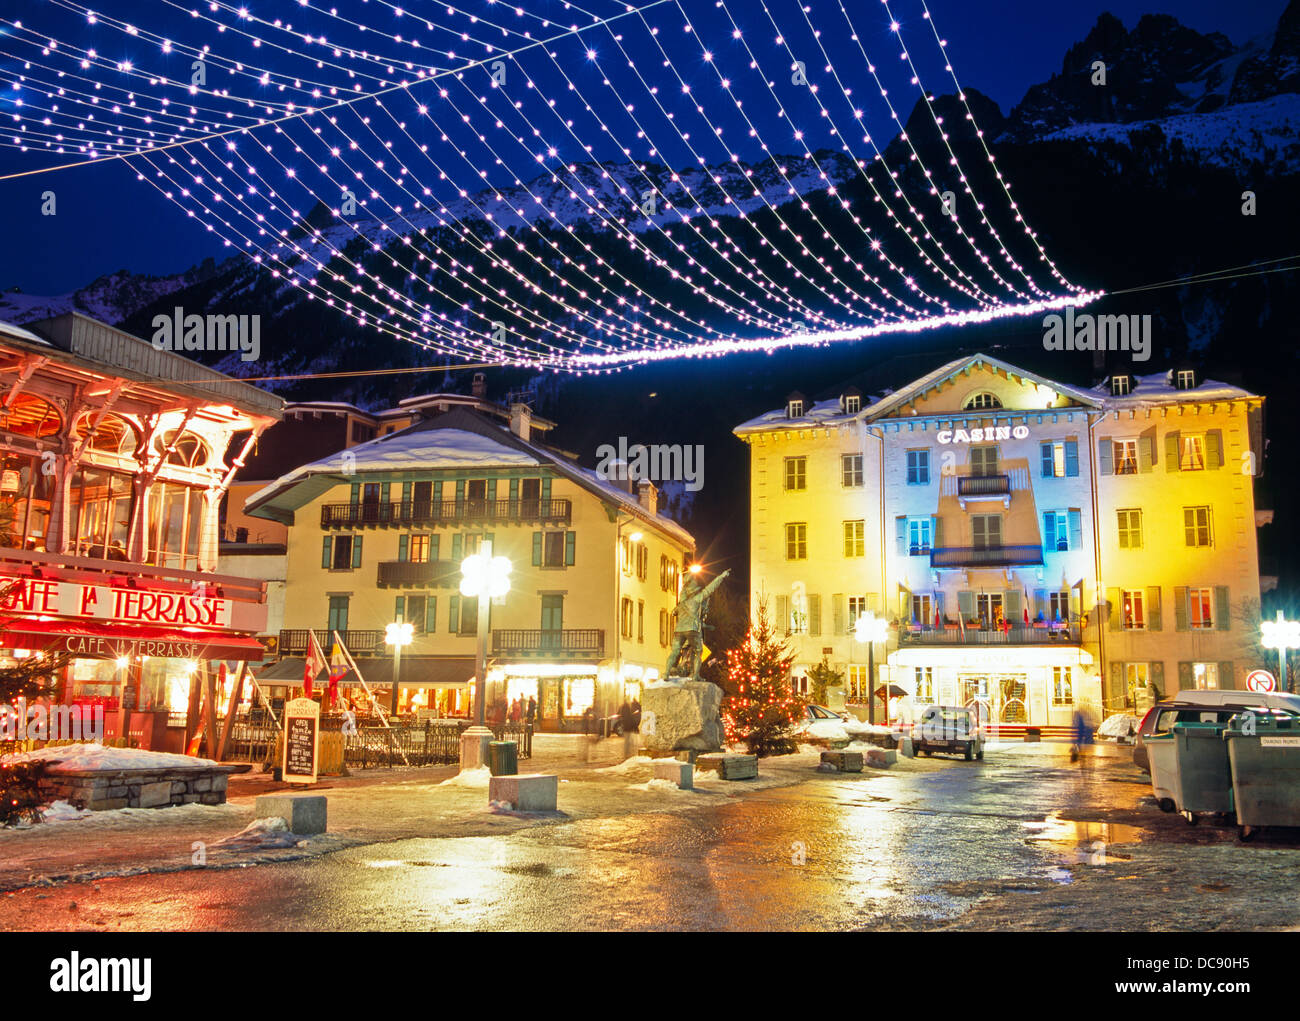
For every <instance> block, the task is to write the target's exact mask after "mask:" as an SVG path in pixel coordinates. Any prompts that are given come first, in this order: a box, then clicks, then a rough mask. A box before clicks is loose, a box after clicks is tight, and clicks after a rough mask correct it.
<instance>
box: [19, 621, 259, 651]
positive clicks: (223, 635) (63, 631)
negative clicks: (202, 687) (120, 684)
mask: <svg viewBox="0 0 1300 1021" xmlns="http://www.w3.org/2000/svg"><path fill="white" fill-rule="evenodd" d="M4 623H5V625H6V626H4V627H2V628H0V646H4V647H7V648H12V649H49V650H52V651H55V652H66V653H68V654H69V655H71V656H73V657H74V658H77V657H79V658H84V659H117V658H118V657H119V656H158V657H162V658H165V659H243V660H254V661H257V660H261V658H262V657H263V655H265V650H264V649H263V648H262V643H261V642H259V641H258V640H257V639H256V638H254V637H252V636H251V635H242V634H238V633H236V632H233V631H205V630H203V629H200V628H195V629H193V630H187V629H185V628H170V627H154V626H149V625H144V624H119V623H112V624H110V623H100V622H98V621H87V620H76V621H72V620H61V619H54V620H33V619H31V618H30V617H27V618H18V619H16V620H10V621H6V622H4Z"/></svg>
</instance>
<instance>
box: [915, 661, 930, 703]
mask: <svg viewBox="0 0 1300 1021" xmlns="http://www.w3.org/2000/svg"><path fill="white" fill-rule="evenodd" d="M913 669H915V670H916V694H915V695H913V696H912V699H913V701H916V702H933V701H934V667H928V666H918V667H914V668H913Z"/></svg>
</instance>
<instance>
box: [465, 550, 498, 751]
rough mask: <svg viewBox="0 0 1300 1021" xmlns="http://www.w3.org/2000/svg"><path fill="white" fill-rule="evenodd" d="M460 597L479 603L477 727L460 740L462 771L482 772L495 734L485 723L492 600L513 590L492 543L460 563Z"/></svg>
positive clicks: (475, 712) (476, 663)
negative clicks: (495, 554) (480, 770)
mask: <svg viewBox="0 0 1300 1021" xmlns="http://www.w3.org/2000/svg"><path fill="white" fill-rule="evenodd" d="M460 574H461V580H460V594H461V595H462V596H465V597H467V598H469V599H475V600H477V601H478V647H477V650H476V652H475V656H474V726H472V727H470V728H469V729H468V730H467V731H465V733H464V734H462V735H461V738H460V768H461V769H462V770H465V769H478V768H480V767H482V766H485V765H487V758H488V743H489V742H490V741H491V740H492V731H490V730H488V728H487V726H486V723H485V719H486V718H485V715H484V712H485V709H486V702H487V632H488V611H489V607H490V605H491V600H493V599H499V598H501V597H502V596H504V595H505V594H506V593H507V592H509V591H510V561H509V560H508V559H506V558H505V557H494V556H493V555H492V543H491V542H490V541H484V542H482V543H480V544H479V552H477V553H475V554H473V555H471V556H468V557H466V558H465V559H464V560H462V561H461V564H460Z"/></svg>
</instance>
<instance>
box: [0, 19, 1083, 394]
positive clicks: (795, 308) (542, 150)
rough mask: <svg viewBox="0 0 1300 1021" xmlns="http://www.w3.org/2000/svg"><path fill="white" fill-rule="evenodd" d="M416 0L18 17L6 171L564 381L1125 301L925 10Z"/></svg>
mask: <svg viewBox="0 0 1300 1021" xmlns="http://www.w3.org/2000/svg"><path fill="white" fill-rule="evenodd" d="M129 7H136V8H137V11H136V12H134V13H132V12H129V11H128V10H127V9H128V8H129ZM412 7H413V9H410V10H408V9H407V8H406V7H404V6H403V5H401V4H400V3H396V2H390V0H375V2H373V3H370V2H367V3H364V4H347V5H343V4H338V5H335V4H324V3H318V2H317V0H297V2H296V3H295V4H294V5H283V4H281V5H266V6H263V5H262V4H260V3H252V2H248V3H240V2H238V0H236V2H230V0H188V2H187V0H159V3H158V4H156V5H153V6H151V8H150V14H149V17H148V23H147V24H142V23H137V22H136V21H135V20H133V18H138V17H139V14H138V5H132V4H128V3H126V2H125V0H105V3H104V4H103V5H102V9H100V7H96V8H93V9H92V8H91V7H88V6H86V5H85V4H83V3H81V2H80V0H48V3H46V4H43V5H41V7H40V8H39V9H38V10H37V12H36V13H35V15H34V17H35V18H36V19H38V20H39V22H40V23H39V24H37V23H36V21H35V20H33V18H32V17H28V18H23V19H21V20H20V19H16V18H15V19H5V18H0V150H3V151H4V159H5V162H6V164H7V165H14V164H15V163H21V164H22V169H19V170H17V171H15V172H14V173H11V174H7V175H0V177H5V176H8V177H14V176H21V175H49V174H54V173H59V174H72V173H83V174H90V173H94V172H95V171H94V170H93V169H83V170H78V169H76V168H78V167H82V166H84V165H86V164H92V165H93V164H102V163H105V162H109V161H114V162H124V163H126V164H127V165H128V166H129V167H130V168H131V169H132V170H133V171H134V172H135V175H136V178H137V180H138V181H139V182H141V183H142V184H147V185H150V186H152V187H153V188H154V189H156V190H157V191H158V192H159V193H160V194H161V195H163V196H164V197H165V198H166V199H168V200H169V201H170V202H172V203H174V204H175V205H176V206H177V207H178V208H179V209H180V210H181V211H182V212H183V214H184V216H185V217H186V218H187V219H191V220H194V221H195V222H197V223H198V224H199V225H201V227H202V229H203V230H205V231H206V232H209V233H211V234H213V235H214V236H216V237H217V238H219V239H220V240H221V242H222V243H223V245H224V246H226V247H228V248H230V249H232V250H236V251H239V252H241V253H242V254H243V255H245V256H246V257H247V258H248V259H249V260H250V261H251V262H252V263H253V264H255V265H257V266H259V267H263V268H265V270H266V271H267V273H268V274H269V279H270V280H271V281H272V282H273V284H274V289H275V291H276V295H275V297H276V301H277V304H278V305H279V306H284V305H286V304H287V303H289V302H291V301H294V300H301V301H310V302H317V301H319V302H322V303H323V304H325V305H327V306H330V307H332V308H335V309H337V310H338V311H339V312H340V313H341V314H343V315H345V316H347V317H348V318H350V319H351V320H352V321H354V322H355V323H356V324H358V325H359V326H363V327H366V328H369V329H374V330H378V331H380V332H383V333H386V334H389V335H391V336H393V337H395V338H399V339H401V340H404V341H409V342H411V343H413V344H417V345H419V346H421V347H423V348H425V349H427V350H428V351H430V352H436V353H437V354H439V355H440V356H444V357H448V358H453V359H465V360H473V361H476V362H479V361H488V362H492V363H497V364H510V365H520V366H528V367H532V368H538V369H549V370H555V371H575V372H609V371H615V370H618V369H622V368H626V367H628V366H632V365H637V364H645V363H649V362H655V361H662V360H666V359H674V358H682V357H696V358H702V357H719V356H723V355H726V354H730V353H733V352H740V351H769V352H770V351H774V350H776V349H779V348H787V347H806V346H823V345H828V344H833V343H839V342H846V341H857V340H863V339H867V338H871V337H879V336H885V335H892V334H901V333H913V332H918V331H923V330H931V329H937V328H943V327H954V326H963V325H969V324H974V323H986V322H993V321H996V320H999V319H1003V318H1007V317H1011V316H1026V315H1030V316H1032V315H1042V314H1044V313H1046V312H1048V311H1051V310H1053V309H1058V308H1062V307H1065V306H1068V305H1081V304H1084V303H1086V302H1089V301H1091V300H1094V299H1095V298H1097V297H1099V296H1100V294H1099V292H1094V291H1086V290H1084V289H1082V288H1080V287H1078V286H1076V285H1074V284H1072V283H1070V282H1069V281H1068V280H1067V279H1066V277H1065V276H1064V274H1063V273H1062V272H1061V270H1060V269H1059V267H1058V266H1056V264H1055V263H1053V262H1052V260H1051V259H1050V258H1049V256H1048V254H1047V252H1046V249H1045V247H1044V244H1043V242H1042V240H1041V239H1040V238H1039V237H1038V236H1037V235H1036V234H1035V233H1034V231H1033V230H1032V229H1031V227H1030V226H1029V224H1028V223H1027V222H1026V221H1025V217H1024V214H1023V211H1022V210H1021V208H1020V206H1019V205H1018V204H1017V203H1016V202H1015V200H1014V199H1013V198H1012V196H1011V184H1010V182H1009V181H1007V180H1006V177H1005V175H1004V174H1003V173H1002V171H1001V170H1000V169H999V167H998V165H997V161H996V158H995V156H994V154H993V152H992V150H991V148H990V146H989V139H988V138H987V137H986V136H985V134H984V132H983V130H982V129H981V128H980V126H979V124H978V122H977V120H976V109H975V104H973V103H972V102H971V100H970V97H969V95H968V94H967V93H966V91H965V90H964V89H963V87H962V86H961V84H960V82H959V81H958V78H957V74H956V72H955V70H954V67H953V62H952V57H951V55H950V49H951V47H950V44H949V42H948V40H946V39H945V38H944V37H943V36H942V35H941V33H940V32H939V29H938V27H937V26H936V25H935V23H934V17H933V15H932V12H931V11H930V10H929V8H928V6H927V5H926V2H925V0H878V2H876V0H871V2H864V3H853V2H848V0H832V2H828V3H825V4H820V5H817V6H816V7H815V8H814V7H813V6H811V5H808V4H806V3H802V2H800V0H757V2H756V3H749V2H746V3H743V4H742V3H739V2H737V0H649V2H646V3H641V4H636V3H627V2H616V0H582V2H581V3H575V2H563V0H559V2H557V0H512V2H510V3H504V2H501V0H455V2H452V3H446V4H444V3H439V4H421V5H412ZM927 82H939V83H941V84H942V86H943V87H944V88H950V92H951V96H950V97H947V98H944V97H939V96H937V95H936V94H935V93H934V92H931V91H929V90H928V87H927ZM954 111H956V113H955V114H954Z"/></svg>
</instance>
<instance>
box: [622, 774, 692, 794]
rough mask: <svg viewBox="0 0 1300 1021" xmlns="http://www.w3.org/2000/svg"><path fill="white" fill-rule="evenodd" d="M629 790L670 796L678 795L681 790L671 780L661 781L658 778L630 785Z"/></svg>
mask: <svg viewBox="0 0 1300 1021" xmlns="http://www.w3.org/2000/svg"><path fill="white" fill-rule="evenodd" d="M629 789H630V790H634V791H662V792H666V793H670V794H676V793H678V792H679V791H680V790H681V788H680V787H678V786H677V785H676V784H675V783H673V782H672V781H671V780H661V779H659V778H658V777H655V778H654V779H653V780H647V781H646V782H645V783H634V784H632V785H630V787H629Z"/></svg>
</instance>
